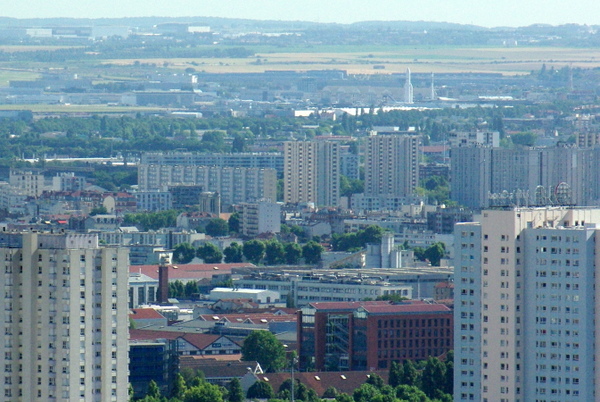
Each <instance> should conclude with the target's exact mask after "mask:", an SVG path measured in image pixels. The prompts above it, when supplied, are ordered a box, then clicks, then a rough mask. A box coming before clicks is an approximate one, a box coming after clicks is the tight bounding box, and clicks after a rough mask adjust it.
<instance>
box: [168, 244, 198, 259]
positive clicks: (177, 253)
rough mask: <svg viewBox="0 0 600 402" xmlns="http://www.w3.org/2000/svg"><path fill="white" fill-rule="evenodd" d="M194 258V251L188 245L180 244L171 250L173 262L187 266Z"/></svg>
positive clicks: (192, 247)
mask: <svg viewBox="0 0 600 402" xmlns="http://www.w3.org/2000/svg"><path fill="white" fill-rule="evenodd" d="M195 256H196V249H195V248H194V246H192V245H191V244H190V243H180V244H178V245H176V246H175V248H174V249H173V262H176V263H177V264H189V263H190V262H191V261H192V260H193V259H194V257H195Z"/></svg>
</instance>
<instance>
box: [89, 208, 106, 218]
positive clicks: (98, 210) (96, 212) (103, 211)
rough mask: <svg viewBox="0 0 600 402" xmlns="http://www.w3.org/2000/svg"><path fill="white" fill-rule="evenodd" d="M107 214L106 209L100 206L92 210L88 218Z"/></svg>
mask: <svg viewBox="0 0 600 402" xmlns="http://www.w3.org/2000/svg"><path fill="white" fill-rule="evenodd" d="M107 213H108V211H107V210H106V207H105V206H101V207H96V208H92V210H91V211H90V216H95V215H106V214H107Z"/></svg>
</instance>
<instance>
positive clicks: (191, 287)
mask: <svg viewBox="0 0 600 402" xmlns="http://www.w3.org/2000/svg"><path fill="white" fill-rule="evenodd" d="M184 292H185V293H184V295H183V296H184V297H185V298H186V299H191V298H192V295H193V294H194V293H198V282H196V281H187V282H186V283H185V285H184Z"/></svg>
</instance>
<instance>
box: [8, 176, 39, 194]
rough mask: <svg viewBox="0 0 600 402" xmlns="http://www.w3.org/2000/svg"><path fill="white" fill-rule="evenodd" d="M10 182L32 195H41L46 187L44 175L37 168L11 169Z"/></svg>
mask: <svg viewBox="0 0 600 402" xmlns="http://www.w3.org/2000/svg"><path fill="white" fill-rule="evenodd" d="M8 182H9V184H10V185H11V186H13V187H16V188H18V189H20V190H22V191H23V192H24V193H25V194H26V195H28V196H31V197H39V196H40V195H42V193H43V192H44V190H45V189H46V187H45V179H44V175H43V174H42V173H41V172H39V171H35V170H20V169H10V176H9V180H8Z"/></svg>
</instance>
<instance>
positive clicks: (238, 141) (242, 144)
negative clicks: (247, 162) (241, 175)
mask: <svg viewBox="0 0 600 402" xmlns="http://www.w3.org/2000/svg"><path fill="white" fill-rule="evenodd" d="M245 151H246V139H245V138H244V136H243V135H241V134H239V133H236V134H235V135H234V136H233V142H232V143H231V152H233V153H236V152H245Z"/></svg>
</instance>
